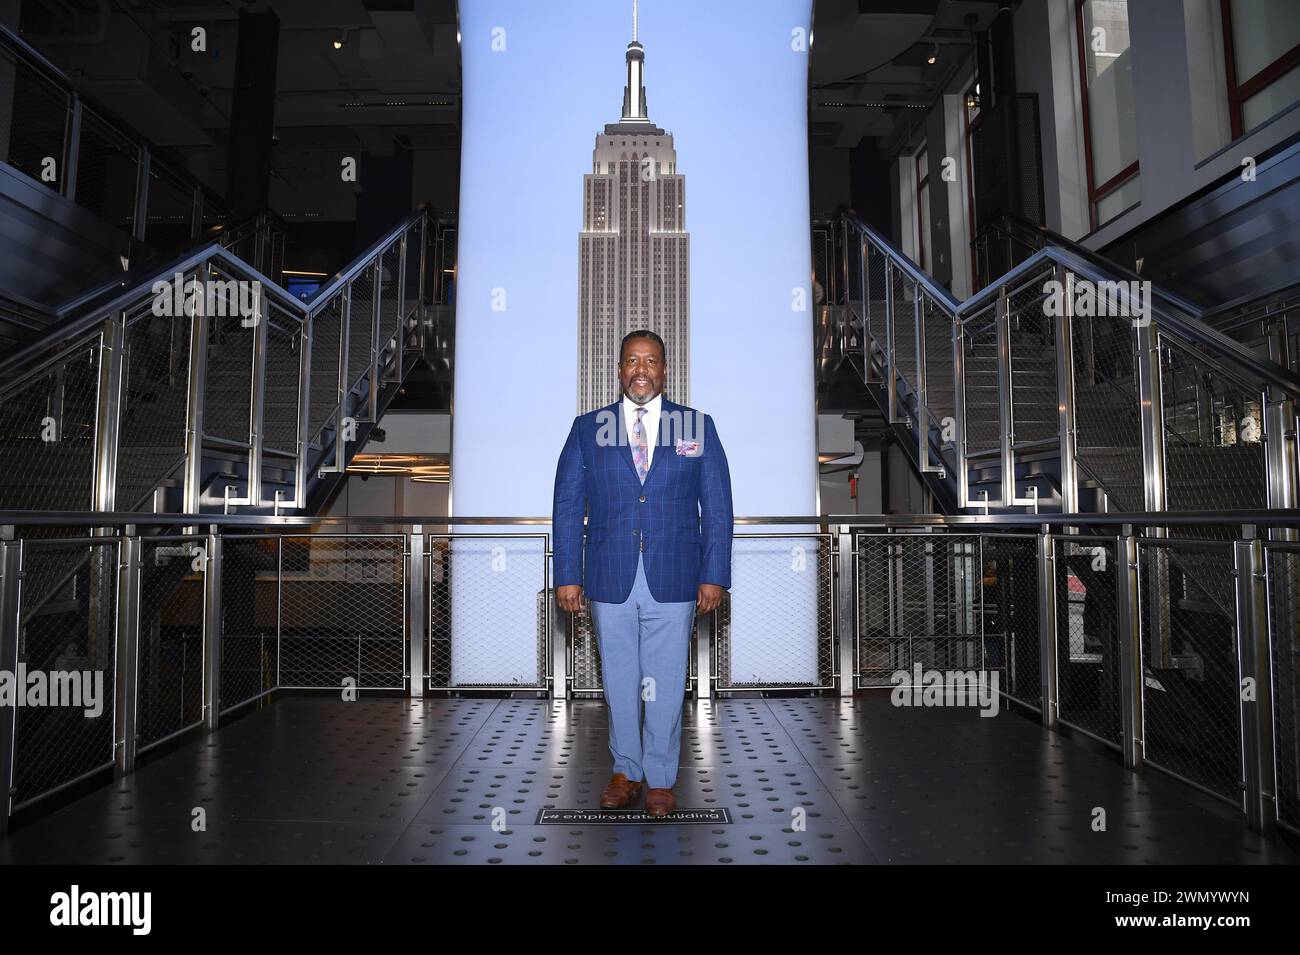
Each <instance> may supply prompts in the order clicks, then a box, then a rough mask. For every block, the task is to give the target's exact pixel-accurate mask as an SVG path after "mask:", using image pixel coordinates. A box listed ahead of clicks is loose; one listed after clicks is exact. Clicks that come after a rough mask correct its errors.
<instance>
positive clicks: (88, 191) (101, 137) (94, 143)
mask: <svg viewBox="0 0 1300 955" xmlns="http://www.w3.org/2000/svg"><path fill="white" fill-rule="evenodd" d="M139 164H140V147H139V146H137V145H136V144H135V143H133V142H132V141H131V140H130V139H128V138H127V137H126V136H125V135H123V134H122V133H121V132H119V131H118V130H117V129H116V128H115V127H114V126H112V125H111V124H110V123H109V122H108V121H107V120H105V119H104V118H102V117H101V116H99V115H97V114H96V113H95V112H94V111H93V110H90V109H85V108H83V109H82V111H81V142H80V144H79V149H78V153H77V190H76V199H77V205H79V206H84V207H85V208H87V209H89V210H90V211H91V212H93V213H95V214H96V215H97V216H99V217H100V218H101V219H103V220H105V221H106V222H111V223H112V224H113V225H115V226H117V227H118V228H119V229H121V230H122V231H123V232H126V233H128V234H130V233H131V231H132V228H133V219H134V215H135V192H136V176H137V173H138V169H139Z"/></svg>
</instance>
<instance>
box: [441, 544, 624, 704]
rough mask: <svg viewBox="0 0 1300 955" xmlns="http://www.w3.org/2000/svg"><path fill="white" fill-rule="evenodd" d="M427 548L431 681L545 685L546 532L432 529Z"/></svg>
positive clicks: (473, 686)
mask: <svg viewBox="0 0 1300 955" xmlns="http://www.w3.org/2000/svg"><path fill="white" fill-rule="evenodd" d="M427 552H428V554H429V654H428V660H429V677H428V680H429V688H430V689H435V690H439V689H440V690H446V689H457V688H465V689H494V688H510V689H515V688H521V689H545V687H546V676H547V673H548V671H549V669H550V666H549V663H548V660H549V646H550V639H549V637H550V635H549V628H548V626H547V620H548V611H547V606H546V601H547V600H548V599H549V595H548V593H547V588H546V537H545V535H528V534H524V535H508V534H503V535H490V534H450V535H431V536H430V537H429V547H428V551H427ZM453 584H454V586H453ZM581 616H584V617H585V616H587V614H585V613H584V614H582V615H581ZM589 625H590V624H588V626H589ZM519 627H528V628H531V636H528V635H525V634H520V635H519V637H518V639H516V638H515V636H514V634H515V633H517V632H518V628H519ZM503 633H504V634H507V635H508V636H506V637H499V636H498V634H503ZM594 640H595V638H594V635H593V636H592V642H593V644H594ZM597 672H599V671H597Z"/></svg>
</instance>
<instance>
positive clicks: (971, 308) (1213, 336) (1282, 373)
mask: <svg viewBox="0 0 1300 955" xmlns="http://www.w3.org/2000/svg"><path fill="white" fill-rule="evenodd" d="M844 218H845V220H846V221H847V222H848V223H849V225H850V226H851V227H852V228H853V229H854V230H855V231H857V232H858V233H859V234H861V235H863V236H865V237H867V238H868V239H870V240H871V241H872V242H873V243H874V244H876V245H878V246H879V247H880V248H881V249H882V250H884V251H885V252H886V253H887V254H888V255H889V257H890V260H891V262H892V263H893V264H894V266H895V267H896V268H899V269H901V270H902V271H903V272H904V274H905V275H907V277H908V278H909V279H911V280H912V281H915V282H917V283H918V284H919V285H920V286H921V287H922V288H924V289H925V291H926V292H927V293H928V294H930V295H931V296H932V297H933V298H934V299H935V301H936V303H938V304H939V305H941V306H946V307H947V309H948V310H949V313H950V314H951V315H954V316H955V317H956V318H957V319H958V320H961V321H964V320H965V319H966V318H967V317H969V316H971V315H974V314H976V313H978V312H980V311H982V310H983V309H985V308H987V307H988V306H990V305H992V304H993V303H995V302H996V301H997V298H998V296H999V294H1000V292H1001V289H1002V288H1004V287H1005V286H1007V285H1011V284H1014V283H1015V282H1017V281H1018V280H1020V279H1023V278H1027V277H1028V276H1029V275H1030V274H1031V273H1034V272H1037V271H1040V270H1041V269H1042V268H1043V267H1044V266H1045V265H1048V264H1056V265H1060V266H1063V267H1064V268H1066V269H1069V270H1070V271H1071V272H1074V273H1075V274H1076V275H1079V276H1082V277H1084V278H1086V279H1088V280H1089V281H1095V282H1112V281H1116V280H1117V279H1120V280H1123V281H1129V279H1127V278H1124V276H1123V275H1121V274H1120V273H1121V271H1122V270H1118V269H1117V270H1115V273H1114V274H1107V273H1106V271H1104V270H1102V269H1101V268H1099V267H1098V266H1096V265H1094V264H1093V263H1092V262H1089V261H1088V260H1086V259H1084V258H1083V257H1082V256H1080V255H1077V254H1076V253H1074V252H1071V251H1069V250H1068V249H1063V248H1060V247H1057V246H1047V247H1045V248H1043V249H1040V250H1039V251H1037V252H1035V253H1034V254H1033V255H1031V256H1030V257H1029V258H1027V259H1025V261H1023V262H1021V263H1020V264H1019V265H1017V266H1016V267H1015V268H1013V269H1012V270H1011V271H1009V272H1007V273H1006V274H1004V275H1001V276H999V277H998V278H997V279H996V280H994V281H993V282H990V283H989V284H988V285H987V286H985V288H983V289H981V290H980V291H979V292H977V293H976V294H975V295H972V296H971V297H970V298H968V299H966V300H965V301H958V300H957V299H956V298H955V297H953V295H952V294H951V293H950V292H948V290H947V289H944V288H942V287H941V286H939V285H937V284H936V283H935V282H934V280H933V279H932V278H930V277H929V276H928V275H926V274H925V273H924V272H923V271H922V270H921V269H920V267H919V266H917V265H916V263H914V262H913V261H912V260H911V259H909V258H908V257H907V256H906V255H905V254H904V253H903V252H901V251H900V250H899V249H898V248H897V246H895V245H894V244H893V243H892V242H890V241H889V240H888V239H886V238H885V237H884V236H882V235H880V233H878V232H876V230H875V229H873V228H871V227H870V226H868V225H867V224H866V223H864V222H862V221H861V220H859V219H857V218H855V217H853V216H851V215H846V216H845V217H844ZM1153 292H1154V286H1153ZM1152 297H1153V299H1154V298H1156V296H1155V295H1154V294H1153V296H1152ZM1200 314H1201V313H1200V311H1199V310H1195V311H1194V312H1193V313H1192V314H1190V315H1188V316H1184V315H1180V314H1178V313H1177V312H1176V311H1174V310H1172V309H1168V308H1165V307H1163V306H1162V305H1161V304H1160V303H1159V302H1158V301H1153V302H1152V303H1151V316H1152V320H1153V322H1154V323H1155V324H1156V325H1157V327H1158V328H1160V330H1162V331H1166V332H1171V333H1173V334H1175V335H1177V336H1179V337H1181V338H1184V339H1186V340H1188V341H1191V342H1192V343H1194V344H1196V345H1200V346H1203V347H1205V348H1208V349H1210V351H1211V353H1210V354H1205V353H1203V352H1197V358H1198V359H1199V360H1202V361H1205V362H1206V363H1207V364H1209V365H1212V366H1217V368H1218V370H1220V371H1223V372H1225V373H1228V374H1233V373H1235V375H1236V376H1238V377H1240V376H1242V375H1245V376H1247V377H1248V378H1249V379H1250V380H1251V381H1252V383H1257V384H1262V385H1269V386H1272V387H1276V388H1279V389H1281V390H1282V391H1284V392H1286V393H1287V394H1288V395H1289V396H1290V397H1292V398H1294V399H1297V400H1300V376H1297V375H1295V374H1293V373H1291V372H1290V371H1288V370H1287V369H1285V368H1283V367H1282V366H1281V365H1278V364H1276V363H1274V362H1271V361H1267V360H1265V359H1263V358H1260V357H1259V356H1258V355H1257V354H1255V352H1253V351H1251V350H1250V349H1249V348H1247V347H1246V346H1245V345H1242V344H1241V343H1240V342H1237V341H1234V340H1233V339H1232V338H1229V337H1228V336H1227V335H1224V334H1223V333H1222V332H1220V331H1218V330H1216V329H1214V328H1212V327H1210V326H1209V325H1207V324H1205V323H1204V322H1202V321H1201V320H1200Z"/></svg>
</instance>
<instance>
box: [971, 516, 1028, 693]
mask: <svg viewBox="0 0 1300 955" xmlns="http://www.w3.org/2000/svg"><path fill="white" fill-rule="evenodd" d="M982 557H983V561H982V565H983V574H982V579H981V584H982V588H981V592H980V599H981V604H980V610H981V613H982V616H983V620H984V647H985V659H986V666H987V667H988V668H989V669H991V670H998V671H1000V673H1001V677H1000V680H1001V683H1000V689H1001V691H1002V692H1003V693H1004V694H1005V695H1006V696H1008V697H1010V698H1012V699H1014V700H1018V701H1019V702H1021V703H1023V704H1025V705H1026V706H1029V707H1031V708H1032V709H1035V710H1041V709H1042V702H1043V700H1042V697H1043V686H1042V643H1041V639H1040V633H1039V621H1038V603H1039V601H1038V539H1037V537H1034V536H1031V535H1010V534H988V535H985V536H984V537H983V547H982Z"/></svg>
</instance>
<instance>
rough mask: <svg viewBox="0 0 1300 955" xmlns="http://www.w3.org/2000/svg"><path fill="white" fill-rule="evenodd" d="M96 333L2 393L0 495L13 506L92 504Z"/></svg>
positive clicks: (87, 507) (76, 507)
mask: <svg viewBox="0 0 1300 955" xmlns="http://www.w3.org/2000/svg"><path fill="white" fill-rule="evenodd" d="M101 343H102V336H101V335H99V334H96V335H94V336H93V337H91V338H88V339H86V340H83V341H82V342H81V343H79V344H77V345H75V346H73V347H71V348H69V350H68V352H67V354H66V356H65V357H60V358H59V359H58V360H57V361H55V362H54V363H52V364H50V365H48V366H46V367H45V368H44V369H42V370H39V371H36V372H34V373H32V374H30V375H28V376H26V377H25V378H23V379H22V380H20V381H17V382H14V383H13V384H12V385H10V386H8V387H6V388H5V389H4V390H3V391H0V496H2V497H3V499H4V501H5V506H6V507H10V508H14V509H18V510H37V509H48V510H58V511H87V510H90V506H91V502H92V490H93V483H94V465H95V415H96V404H97V398H98V393H99V361H100V355H101V349H100V345H101Z"/></svg>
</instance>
